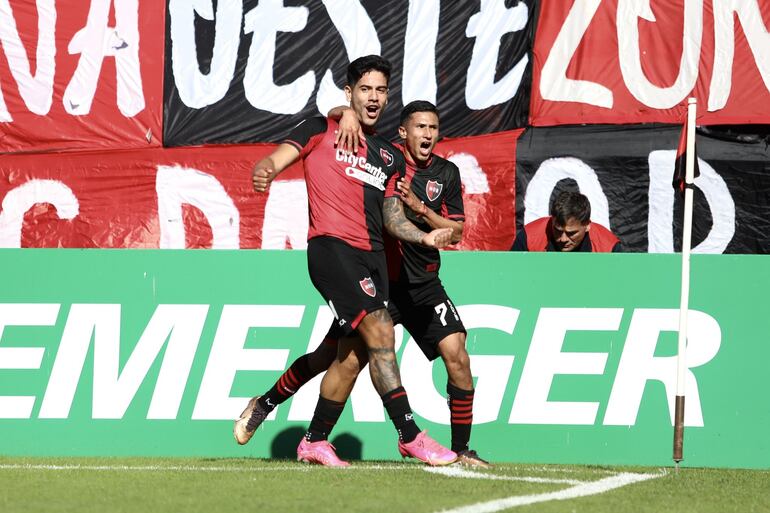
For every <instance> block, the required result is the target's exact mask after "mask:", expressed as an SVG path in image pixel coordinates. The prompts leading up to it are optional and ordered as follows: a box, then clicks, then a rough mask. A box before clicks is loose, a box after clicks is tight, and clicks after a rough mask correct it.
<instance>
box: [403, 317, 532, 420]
mask: <svg viewBox="0 0 770 513" xmlns="http://www.w3.org/2000/svg"><path fill="white" fill-rule="evenodd" d="M458 310H459V312H460V317H461V318H462V320H463V324H465V328H466V329H468V330H472V329H475V328H488V329H495V330H499V331H502V332H503V333H507V334H509V335H511V334H513V329H514V328H515V327H516V321H518V319H519V311H518V310H517V309H515V308H509V307H507V306H498V305H464V306H460V307H458ZM470 336H473V334H471V335H470ZM470 358H471V374H472V375H473V376H475V377H476V378H477V381H476V386H475V388H476V396H475V397H476V401H475V402H474V408H473V423H474V424H486V423H488V422H494V421H495V420H497V417H498V415H499V412H500V405H501V404H502V402H503V395H504V394H505V390H506V388H507V385H508V379H509V377H510V374H511V367H512V366H513V359H514V357H513V356H507V355H470ZM436 361H440V360H438V359H437V360H434V361H433V362H429V361H428V359H427V358H425V355H424V354H423V353H422V351H421V350H420V347H419V346H418V345H417V343H416V342H415V341H414V339H413V338H411V337H410V338H409V341H408V342H407V345H406V348H405V349H404V355H403V356H402V358H401V365H400V367H401V377H402V380H403V383H404V388H405V389H406V390H408V391H409V404H410V405H411V406H412V408H413V409H414V412H415V413H416V414H418V415H420V416H421V417H424V418H425V419H427V420H429V421H431V422H435V423H438V424H445V425H448V424H449V409H448V408H447V404H446V397H444V395H442V394H440V393H439V392H438V391H437V390H436V385H435V383H434V381H433V365H434V363H435V362H436ZM442 388H443V387H442Z"/></svg>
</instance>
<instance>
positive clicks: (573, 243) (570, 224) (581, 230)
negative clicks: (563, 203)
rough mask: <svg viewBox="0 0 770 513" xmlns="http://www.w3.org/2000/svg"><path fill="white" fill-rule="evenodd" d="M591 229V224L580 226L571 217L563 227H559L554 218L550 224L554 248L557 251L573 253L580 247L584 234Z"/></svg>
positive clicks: (578, 222)
mask: <svg viewBox="0 0 770 513" xmlns="http://www.w3.org/2000/svg"><path fill="white" fill-rule="evenodd" d="M590 229H591V223H590V222H589V223H588V224H581V223H580V221H579V220H577V219H575V218H574V217H571V218H569V219H567V222H566V223H565V224H564V226H559V224H558V222H557V221H556V218H554V220H553V222H552V223H551V237H552V239H553V243H554V246H556V249H557V250H559V251H573V250H574V249H575V248H577V247H578V246H580V243H581V242H583V239H584V238H585V236H586V233H587V232H588V231H589V230H590Z"/></svg>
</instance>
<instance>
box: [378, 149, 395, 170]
mask: <svg viewBox="0 0 770 513" xmlns="http://www.w3.org/2000/svg"><path fill="white" fill-rule="evenodd" d="M380 157H382V160H383V161H384V162H385V165H386V166H388V167H390V166H392V165H393V154H392V153H391V152H389V151H388V150H386V149H385V148H380Z"/></svg>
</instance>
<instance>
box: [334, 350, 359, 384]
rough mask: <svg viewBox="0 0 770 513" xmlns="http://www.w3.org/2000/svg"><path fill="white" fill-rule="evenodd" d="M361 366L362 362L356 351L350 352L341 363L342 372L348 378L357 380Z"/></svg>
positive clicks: (340, 369)
mask: <svg viewBox="0 0 770 513" xmlns="http://www.w3.org/2000/svg"><path fill="white" fill-rule="evenodd" d="M361 368H362V366H361V362H360V360H359V358H358V356H357V355H356V353H355V351H351V352H350V353H348V355H347V356H346V357H345V359H344V360H342V361H341V362H340V363H339V371H340V374H342V375H343V376H344V378H345V379H348V380H355V379H356V376H358V373H359V372H361Z"/></svg>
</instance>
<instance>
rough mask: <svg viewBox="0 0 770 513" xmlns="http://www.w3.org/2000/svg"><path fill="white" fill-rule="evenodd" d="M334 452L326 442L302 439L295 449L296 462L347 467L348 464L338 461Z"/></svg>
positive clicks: (331, 446) (332, 447)
mask: <svg viewBox="0 0 770 513" xmlns="http://www.w3.org/2000/svg"><path fill="white" fill-rule="evenodd" d="M334 451H335V449H334V446H333V445H332V444H330V443H329V441H328V440H320V441H318V442H308V441H307V440H305V439H304V438H303V439H302V441H301V442H300V443H299V446H298V447H297V461H304V462H305V463H316V464H318V465H323V466H325V467H349V466H350V463H348V462H347V461H342V460H341V459H339V458H338V457H337V453H336V452H334Z"/></svg>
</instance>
